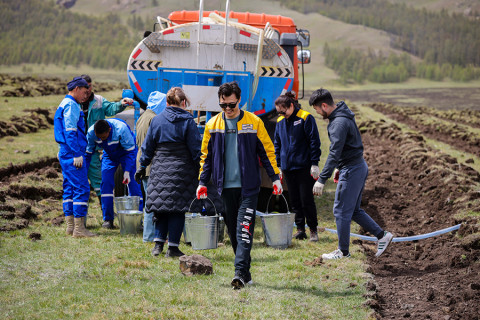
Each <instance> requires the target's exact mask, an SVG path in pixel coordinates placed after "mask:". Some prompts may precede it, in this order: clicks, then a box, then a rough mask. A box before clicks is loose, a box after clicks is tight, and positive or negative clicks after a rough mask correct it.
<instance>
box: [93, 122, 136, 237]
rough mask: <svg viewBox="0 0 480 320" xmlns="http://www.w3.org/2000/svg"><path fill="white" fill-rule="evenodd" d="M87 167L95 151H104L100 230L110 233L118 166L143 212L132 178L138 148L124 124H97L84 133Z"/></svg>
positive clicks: (124, 181) (112, 226) (131, 133)
mask: <svg viewBox="0 0 480 320" xmlns="http://www.w3.org/2000/svg"><path fill="white" fill-rule="evenodd" d="M87 141H88V145H87V151H86V155H87V156H86V160H87V166H88V165H89V164H90V160H91V158H92V154H93V153H94V152H95V147H96V146H98V148H100V149H103V160H102V183H101V185H100V189H101V193H102V212H103V220H104V223H103V225H102V227H103V228H107V229H113V228H114V225H113V219H114V213H113V189H114V187H115V171H116V170H117V167H118V165H119V164H121V165H122V168H123V169H124V175H123V183H124V184H126V185H128V190H129V193H130V195H131V196H139V197H140V205H139V208H138V210H139V211H142V210H143V200H142V190H141V189H140V185H139V184H138V183H137V182H136V181H135V179H134V178H133V177H134V175H135V172H136V163H135V160H136V156H137V146H136V145H135V137H134V135H133V132H132V131H131V130H130V128H129V126H128V125H127V123H126V122H125V121H123V120H120V119H107V120H98V121H97V122H95V124H94V125H93V126H91V127H90V128H89V129H88V133H87Z"/></svg>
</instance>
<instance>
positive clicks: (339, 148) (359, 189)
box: [309, 89, 393, 260]
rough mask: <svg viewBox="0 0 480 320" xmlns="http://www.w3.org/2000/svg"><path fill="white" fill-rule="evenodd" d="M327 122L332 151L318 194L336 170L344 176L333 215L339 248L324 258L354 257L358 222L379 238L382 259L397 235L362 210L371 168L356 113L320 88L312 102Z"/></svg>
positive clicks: (378, 245) (315, 186) (378, 251)
mask: <svg viewBox="0 0 480 320" xmlns="http://www.w3.org/2000/svg"><path fill="white" fill-rule="evenodd" d="M309 103H310V105H311V106H313V108H314V109H315V111H316V112H317V113H318V114H320V115H321V116H322V117H323V119H328V120H329V123H328V126H327V130H328V137H329V139H330V152H329V154H328V157H327V161H326V162H325V166H324V167H323V170H322V172H321V173H320V176H319V178H318V180H317V182H315V185H314V186H313V194H314V195H318V196H320V195H322V193H323V187H324V185H325V182H326V181H327V180H328V179H329V178H330V176H331V175H332V173H333V171H334V170H335V168H338V170H339V172H340V177H339V181H338V185H337V190H336V192H335V202H334V204H333V215H334V216H335V222H336V224H337V233H338V249H336V250H334V251H333V252H331V253H326V254H323V255H322V258H323V259H325V260H328V259H341V258H348V257H350V252H349V246H350V224H351V221H352V220H353V221H355V222H356V223H358V224H359V225H360V226H361V227H362V228H363V229H365V230H366V231H367V232H369V233H371V234H373V235H374V236H376V237H377V239H378V242H377V253H376V254H375V256H377V257H379V256H380V255H381V254H382V253H383V252H384V251H385V249H387V247H388V245H389V244H390V242H391V241H392V239H393V234H391V233H390V232H387V231H384V230H383V229H382V228H381V227H380V226H379V225H378V224H377V223H376V222H375V221H374V220H373V219H372V218H371V217H370V216H369V215H368V214H367V213H366V212H365V211H364V210H363V209H362V208H360V204H361V202H362V193H363V189H364V187H365V181H366V180H367V175H368V166H367V163H366V162H365V159H363V142H362V137H361V136H360V131H359V130H358V127H357V124H356V122H355V114H354V113H353V112H352V111H351V110H350V109H349V108H348V107H347V105H346V104H345V102H343V101H340V102H339V103H337V104H335V102H334V101H333V98H332V95H331V94H330V92H329V91H328V90H325V89H318V90H316V91H314V92H313V94H312V96H311V97H310V101H309Z"/></svg>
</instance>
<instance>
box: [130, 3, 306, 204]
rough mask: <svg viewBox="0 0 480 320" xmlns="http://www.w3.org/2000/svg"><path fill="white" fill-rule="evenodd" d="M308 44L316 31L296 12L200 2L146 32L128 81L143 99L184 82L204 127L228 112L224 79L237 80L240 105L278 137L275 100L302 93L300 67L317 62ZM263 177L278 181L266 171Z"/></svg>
mask: <svg viewBox="0 0 480 320" xmlns="http://www.w3.org/2000/svg"><path fill="white" fill-rule="evenodd" d="M157 26H158V30H155V29H156V28H157ZM308 44H309V32H308V31H307V30H298V29H297V27H296V25H295V23H294V21H293V19H291V18H288V17H283V16H280V15H268V14H264V13H249V12H233V11H230V10H229V1H227V3H226V11H225V12H220V11H204V10H203V1H200V9H199V10H198V11H175V12H172V13H170V15H169V16H168V19H166V18H162V17H157V22H156V23H155V24H154V30H153V32H151V33H150V32H146V33H145V37H144V39H143V40H142V41H140V43H138V44H137V46H136V47H135V48H134V49H133V51H132V53H131V55H130V57H129V59H128V64H127V75H128V81H129V83H130V87H131V89H132V91H133V93H134V96H135V99H136V100H138V101H139V102H140V103H141V104H142V105H143V106H145V105H146V104H147V100H148V96H149V94H150V93H151V92H152V91H160V92H163V93H166V92H167V91H168V90H169V89H170V88H171V87H175V86H178V87H182V88H183V90H184V91H185V93H186V94H187V96H188V98H189V99H190V101H191V104H190V106H189V107H188V108H187V109H188V110H191V111H192V113H193V114H194V116H195V118H196V120H197V124H198V128H199V130H200V132H201V133H203V130H204V125H205V122H206V121H208V120H209V119H210V118H211V116H212V115H214V114H215V113H217V112H221V109H220V107H219V105H218V94H217V92H218V88H219V86H220V85H221V84H223V83H225V82H230V81H236V82H238V84H239V86H240V88H241V90H242V96H241V105H240V107H241V108H242V109H243V110H247V111H250V112H253V113H254V114H256V115H258V116H260V117H261V118H262V120H263V121H264V123H265V126H266V128H267V131H268V132H269V134H270V136H271V137H272V138H273V133H274V131H275V123H276V118H277V114H276V112H275V106H274V102H275V99H276V98H277V97H278V96H280V95H281V94H283V93H285V92H287V91H290V90H292V91H295V92H296V93H298V92H299V83H300V81H299V77H300V76H299V69H300V70H302V71H303V63H309V62H310V51H309V50H303V48H304V47H307V46H308ZM299 65H300V66H301V68H299ZM302 75H303V72H302ZM302 83H303V81H302ZM301 97H303V90H302V95H301ZM262 181H264V183H263V184H262V186H265V187H267V188H271V182H270V181H269V179H268V178H267V176H266V174H265V173H264V174H263V176H262ZM270 193H271V189H270ZM259 200H260V199H259ZM261 202H262V201H259V208H260V203H261Z"/></svg>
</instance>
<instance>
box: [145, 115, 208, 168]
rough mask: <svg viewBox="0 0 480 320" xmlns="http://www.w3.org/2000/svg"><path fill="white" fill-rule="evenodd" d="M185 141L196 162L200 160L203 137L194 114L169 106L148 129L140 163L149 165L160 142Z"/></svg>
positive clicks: (156, 117) (154, 119) (155, 118)
mask: <svg viewBox="0 0 480 320" xmlns="http://www.w3.org/2000/svg"><path fill="white" fill-rule="evenodd" d="M172 142H174V143H175V142H177V143H179V142H180V143H185V144H186V145H187V147H188V149H189V150H190V154H191V155H192V159H193V161H194V162H195V163H198V162H200V154H201V153H200V147H201V144H202V139H201V137H200V133H199V131H198V129H197V125H196V124H195V121H194V119H193V116H192V115H191V114H190V113H189V112H188V111H185V110H183V109H181V108H178V107H173V106H171V107H167V108H165V110H163V111H162V112H160V113H159V114H158V115H156V116H155V117H154V118H153V119H152V122H151V124H150V127H149V128H148V131H147V136H146V137H145V140H144V141H143V145H142V157H141V158H140V165H141V166H142V167H146V166H148V165H149V164H150V163H151V161H152V159H153V156H154V153H155V150H156V148H157V145H158V144H162V143H172Z"/></svg>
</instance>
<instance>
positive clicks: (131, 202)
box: [113, 196, 140, 212]
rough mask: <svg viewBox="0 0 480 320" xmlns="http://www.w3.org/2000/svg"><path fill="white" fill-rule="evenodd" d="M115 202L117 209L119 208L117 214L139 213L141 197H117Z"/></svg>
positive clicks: (114, 199)
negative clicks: (122, 212) (133, 211)
mask: <svg viewBox="0 0 480 320" xmlns="http://www.w3.org/2000/svg"><path fill="white" fill-rule="evenodd" d="M113 202H115V208H117V212H120V211H131V210H135V211H138V209H139V208H140V197H139V196H126V197H115V198H113Z"/></svg>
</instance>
